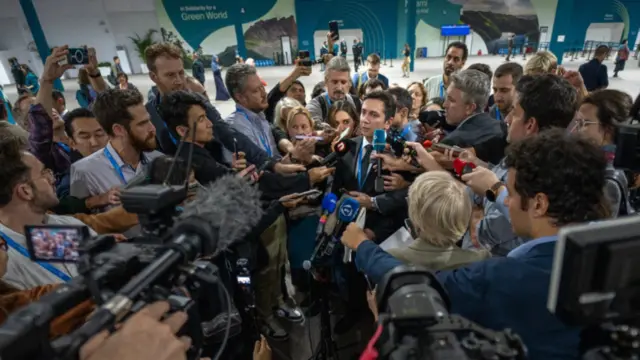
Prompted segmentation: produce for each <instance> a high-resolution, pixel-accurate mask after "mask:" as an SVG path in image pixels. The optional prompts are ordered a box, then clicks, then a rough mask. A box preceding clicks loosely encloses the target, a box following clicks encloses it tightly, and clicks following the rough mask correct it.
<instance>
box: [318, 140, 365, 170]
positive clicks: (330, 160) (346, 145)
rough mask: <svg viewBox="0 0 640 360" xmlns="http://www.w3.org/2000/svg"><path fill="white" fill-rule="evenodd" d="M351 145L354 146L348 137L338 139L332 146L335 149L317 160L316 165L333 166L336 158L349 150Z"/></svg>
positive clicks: (336, 160)
mask: <svg viewBox="0 0 640 360" xmlns="http://www.w3.org/2000/svg"><path fill="white" fill-rule="evenodd" d="M353 146H355V143H354V142H353V141H351V140H349V139H343V140H340V141H338V142H337V143H336V145H335V147H334V149H335V150H334V151H333V152H332V153H331V154H329V155H327V156H325V157H324V159H322V160H321V161H319V162H317V163H316V164H317V166H334V165H335V164H336V163H337V162H338V159H340V158H342V157H343V156H344V155H345V154H347V153H348V152H349V151H351V149H352V148H353Z"/></svg>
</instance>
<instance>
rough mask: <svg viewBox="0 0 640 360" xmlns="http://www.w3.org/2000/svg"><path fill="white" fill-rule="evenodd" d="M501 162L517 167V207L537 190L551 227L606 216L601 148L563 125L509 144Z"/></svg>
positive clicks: (605, 163) (524, 202)
mask: <svg viewBox="0 0 640 360" xmlns="http://www.w3.org/2000/svg"><path fill="white" fill-rule="evenodd" d="M505 164H506V166H507V167H508V168H512V169H514V170H515V171H516V178H515V190H516V191H517V192H518V194H519V195H520V196H521V198H522V203H521V208H522V210H527V204H528V203H527V202H528V200H529V199H531V198H533V197H534V196H535V195H536V194H538V193H542V194H545V195H546V196H547V198H548V200H549V208H548V209H547V215H548V216H549V217H550V218H552V219H553V220H554V222H555V225H556V226H563V225H567V224H571V223H584V222H588V221H594V220H599V219H604V218H607V217H609V216H610V211H609V208H608V205H607V200H606V198H605V195H604V186H605V181H606V180H605V168H606V166H607V162H606V159H605V156H604V152H603V150H602V149H601V148H599V147H598V146H596V145H594V144H593V143H592V142H591V141H589V140H588V139H587V138H585V137H582V136H577V135H576V134H573V135H572V134H569V133H567V132H566V131H564V130H562V129H553V130H547V131H544V132H542V133H540V134H538V135H536V136H531V137H527V138H525V139H523V140H522V141H519V142H516V143H514V144H513V145H511V146H509V148H507V156H506V159H505Z"/></svg>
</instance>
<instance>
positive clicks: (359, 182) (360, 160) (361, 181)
mask: <svg viewBox="0 0 640 360" xmlns="http://www.w3.org/2000/svg"><path fill="white" fill-rule="evenodd" d="M365 151H366V150H365V147H364V146H362V147H360V152H359V153H358V168H357V169H356V173H357V175H358V186H359V187H360V190H362V188H363V187H364V181H366V180H367V177H366V176H364V179H362V178H363V176H362V173H363V172H364V169H363V168H362V157H363V155H362V153H363V152H365ZM366 172H367V173H368V172H369V169H367V170H366Z"/></svg>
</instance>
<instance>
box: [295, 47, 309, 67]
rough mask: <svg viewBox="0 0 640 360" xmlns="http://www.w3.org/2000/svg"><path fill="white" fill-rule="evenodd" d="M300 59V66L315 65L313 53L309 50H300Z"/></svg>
mask: <svg viewBox="0 0 640 360" xmlns="http://www.w3.org/2000/svg"><path fill="white" fill-rule="evenodd" d="M298 59H300V61H299V62H298V64H300V66H306V67H310V66H311V65H313V63H312V62H311V54H310V53H309V50H300V51H298Z"/></svg>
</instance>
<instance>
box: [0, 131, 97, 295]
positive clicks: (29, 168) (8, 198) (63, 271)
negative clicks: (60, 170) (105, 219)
mask: <svg viewBox="0 0 640 360" xmlns="http://www.w3.org/2000/svg"><path fill="white" fill-rule="evenodd" d="M0 163H2V166H1V167H0V178H1V179H3V181H2V182H0V237H1V238H2V239H3V240H4V241H5V242H6V243H7V245H8V256H9V261H8V264H7V273H6V274H5V275H4V276H3V278H2V279H3V280H4V281H6V282H8V283H9V284H11V285H14V286H16V287H17V288H19V289H29V288H33V287H36V286H39V285H46V284H54V283H61V282H66V281H68V280H69V279H70V278H71V277H72V276H76V275H77V271H76V268H75V266H74V265H72V264H50V263H42V264H41V263H36V262H33V261H31V259H30V258H29V256H28V252H27V250H26V239H25V234H24V231H25V230H24V227H25V225H43V224H51V225H54V224H55V225H84V224H83V223H82V222H81V221H79V220H76V219H75V218H72V217H70V216H59V215H49V214H47V211H49V209H51V208H52V207H54V206H56V205H57V204H58V197H57V196H56V189H55V177H54V176H53V172H52V171H51V170H49V169H46V168H45V167H44V165H43V164H42V162H41V161H40V160H38V159H37V158H36V157H35V156H33V155H32V154H30V153H28V152H26V151H23V150H21V149H20V144H19V143H18V142H15V141H4V142H0ZM90 233H91V235H92V236H95V235H96V233H95V232H94V231H93V230H90Z"/></svg>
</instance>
